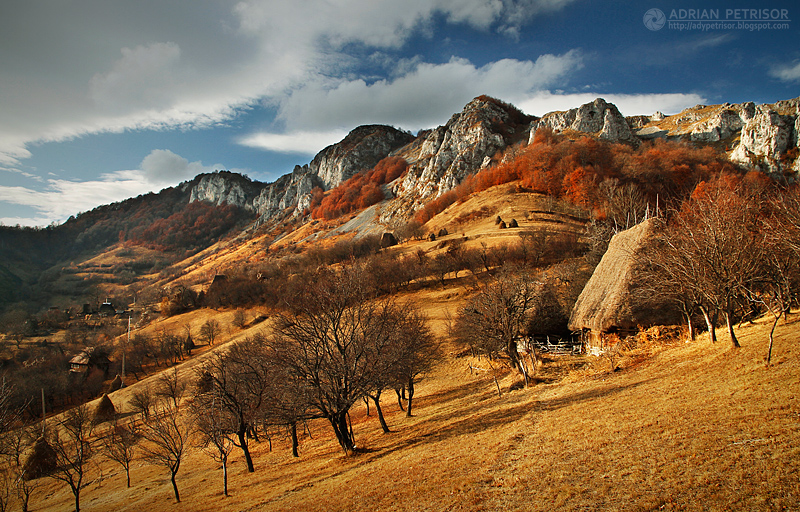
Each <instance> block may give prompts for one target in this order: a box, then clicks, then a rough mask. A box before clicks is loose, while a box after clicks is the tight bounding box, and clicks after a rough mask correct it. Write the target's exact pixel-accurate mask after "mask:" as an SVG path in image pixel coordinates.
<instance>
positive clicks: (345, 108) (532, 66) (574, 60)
mask: <svg viewBox="0 0 800 512" xmlns="http://www.w3.org/2000/svg"><path fill="white" fill-rule="evenodd" d="M581 66H582V58H581V54H580V52H578V51H577V50H572V51H569V52H567V53H565V54H563V55H542V56H540V57H539V58H538V59H536V61H519V60H514V59H503V60H499V61H496V62H492V63H489V64H486V65H485V66H481V67H476V66H475V65H474V64H472V63H471V62H469V61H468V60H465V59H459V58H452V59H451V60H450V61H449V62H447V63H445V64H429V63H416V66H415V67H413V68H412V69H411V70H409V71H408V72H407V73H406V74H405V75H403V76H400V77H397V78H395V79H394V80H391V81H390V80H379V81H377V82H374V83H372V84H368V83H366V82H365V81H364V80H361V79H357V80H349V81H344V80H343V81H339V82H336V83H332V82H331V81H327V82H322V81H320V82H315V83H310V84H308V85H306V86H304V87H302V88H299V89H297V90H295V91H293V92H292V93H291V94H290V95H289V96H287V98H286V99H285V100H284V101H283V102H282V104H281V105H280V109H279V114H278V116H279V118H281V119H282V120H284V121H285V123H286V125H287V127H288V128H289V130H291V131H295V130H309V129H312V128H314V127H317V128H319V127H322V128H345V127H347V128H353V127H355V126H357V125H360V124H367V123H383V124H399V125H400V126H401V127H403V128H407V129H412V130H416V129H419V128H428V127H431V126H435V125H438V124H441V123H442V120H443V119H447V118H448V117H449V116H450V115H452V114H453V112H457V111H458V110H460V109H461V108H462V107H463V106H464V104H466V103H467V102H468V101H469V100H471V99H472V98H474V97H476V96H479V95H481V94H488V95H491V96H496V97H498V98H502V99H504V100H506V101H511V102H515V101H517V100H518V99H521V98H524V97H525V96H524V95H527V94H530V93H531V92H532V91H539V90H542V89H543V88H544V87H547V86H548V85H551V84H553V83H554V82H556V81H557V80H558V79H561V78H563V77H564V76H566V75H567V74H568V73H569V72H570V71H572V70H574V69H578V68H580V67H581Z"/></svg>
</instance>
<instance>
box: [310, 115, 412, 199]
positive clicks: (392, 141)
mask: <svg viewBox="0 0 800 512" xmlns="http://www.w3.org/2000/svg"><path fill="white" fill-rule="evenodd" d="M412 140H414V136H413V135H411V134H410V133H408V132H403V131H400V130H398V129H396V128H392V127H391V126H383V125H366V126H359V127H358V128H356V129H354V130H353V131H351V132H350V133H349V134H347V136H346V137H345V138H344V139H343V140H342V141H341V142H338V143H336V144H333V145H331V146H328V147H327V148H325V149H323V150H322V151H320V152H319V153H318V154H317V156H315V157H314V159H313V160H312V161H311V163H310V164H308V166H307V169H308V171H309V172H311V173H312V174H314V175H316V176H317V177H318V178H319V180H320V181H321V182H322V184H323V188H325V189H326V190H327V189H331V188H334V187H336V186H338V185H340V184H341V183H343V182H344V181H346V180H347V179H348V178H350V177H352V176H353V175H354V174H356V173H357V172H359V171H363V170H367V169H371V168H373V167H375V164H377V163H378V162H379V161H381V160H382V159H383V158H385V157H386V156H388V155H389V153H391V152H392V151H394V150H395V149H397V148H399V147H401V146H405V145H406V144H408V143H409V142H411V141H412Z"/></svg>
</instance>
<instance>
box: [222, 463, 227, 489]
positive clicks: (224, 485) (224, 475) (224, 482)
mask: <svg viewBox="0 0 800 512" xmlns="http://www.w3.org/2000/svg"><path fill="white" fill-rule="evenodd" d="M222 493H223V494H224V495H225V497H226V498H227V497H228V456H227V455H223V456H222Z"/></svg>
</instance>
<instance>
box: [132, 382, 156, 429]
mask: <svg viewBox="0 0 800 512" xmlns="http://www.w3.org/2000/svg"><path fill="white" fill-rule="evenodd" d="M130 403H131V407H133V410H134V411H136V412H138V413H139V414H141V416H142V420H144V421H147V419H148V418H150V408H151V407H153V405H155V397H154V396H153V390H152V389H150V388H149V387H141V388H139V389H137V390H136V391H134V392H133V394H132V395H131V401H130Z"/></svg>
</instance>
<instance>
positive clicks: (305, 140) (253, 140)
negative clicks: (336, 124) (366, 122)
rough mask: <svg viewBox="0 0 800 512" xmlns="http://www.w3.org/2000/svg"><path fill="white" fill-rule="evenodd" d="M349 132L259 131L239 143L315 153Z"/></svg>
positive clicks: (259, 147)
mask: <svg viewBox="0 0 800 512" xmlns="http://www.w3.org/2000/svg"><path fill="white" fill-rule="evenodd" d="M346 135H347V132H345V131H340V130H333V131H329V132H307V131H299V132H292V133H286V134H281V133H267V132H259V133H254V134H251V135H248V136H247V137H244V138H242V139H241V140H240V141H239V144H241V145H243V146H247V147H250V148H258V149H264V150H268V151H277V152H278V153H297V154H304V155H315V154H317V153H319V152H320V151H321V150H322V149H324V148H326V147H327V146H330V145H331V144H335V143H337V142H339V141H341V140H342V139H343V138H344V137H345V136H346Z"/></svg>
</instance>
